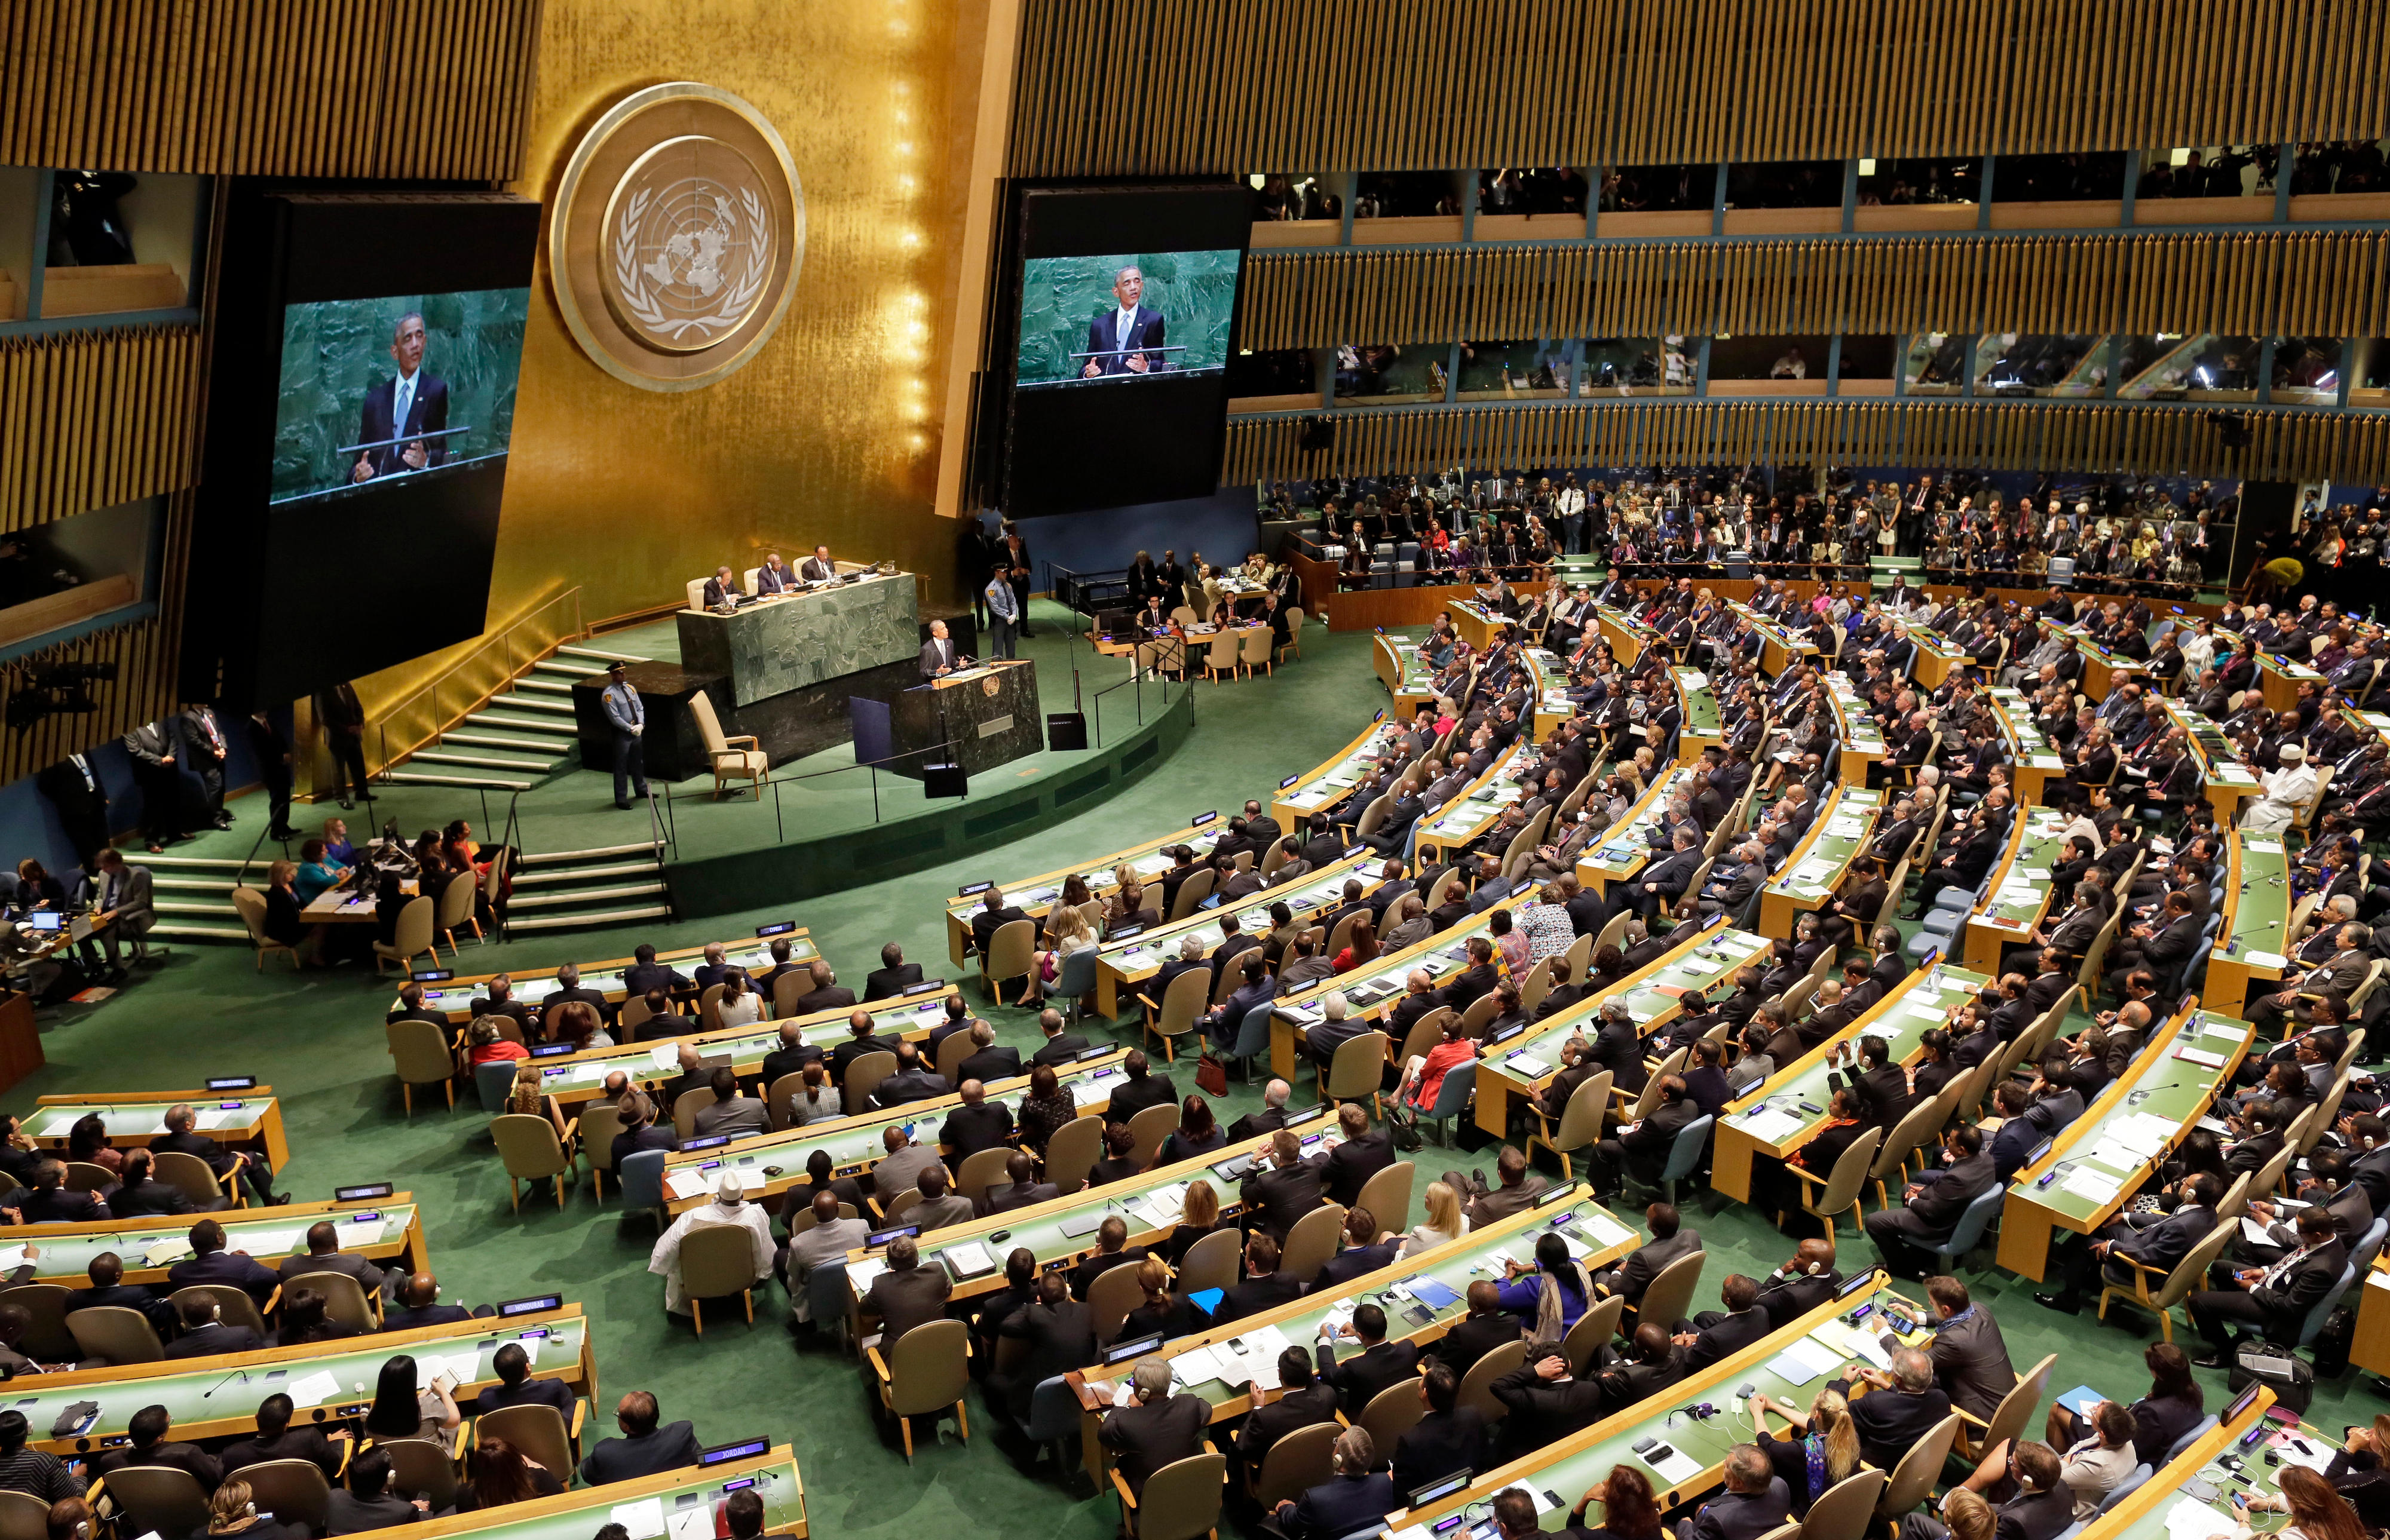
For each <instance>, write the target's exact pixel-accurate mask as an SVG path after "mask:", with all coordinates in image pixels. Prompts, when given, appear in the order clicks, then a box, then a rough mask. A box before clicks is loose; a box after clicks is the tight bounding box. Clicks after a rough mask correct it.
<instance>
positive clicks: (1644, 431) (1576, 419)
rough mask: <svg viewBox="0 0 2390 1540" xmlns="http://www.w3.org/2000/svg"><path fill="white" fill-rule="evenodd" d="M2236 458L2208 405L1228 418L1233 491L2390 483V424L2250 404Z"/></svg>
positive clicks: (1848, 405)
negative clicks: (1819, 472)
mask: <svg viewBox="0 0 2390 1540" xmlns="http://www.w3.org/2000/svg"><path fill="white" fill-rule="evenodd" d="M2239 415H2240V416H2241V417H2242V418H2243V419H2244V420H2245V421H2246V422H2247V424H2248V428H2249V434H2250V443H2249V445H2248V447H2247V448H2245V449H2242V450H2240V451H2237V452H2228V451H2227V450H2226V449H2225V448H2224V445H2223V443H2222V442H2221V441H2220V440H2219V439H2218V438H2217V430H2216V426H2215V425H2214V424H2212V423H2209V422H2207V421H2205V420H2204V417H2203V415H2202V414H2201V413H2198V412H2194V411H2187V410H2179V409H2171V408H2163V407H2149V406H2126V405H2079V404H2035V403H2023V402H1921V401H1785V402H1742V401H1636V402H1620V403H1596V404H1571V405H1563V406H1547V407H1509V408H1473V407H1460V408H1455V409H1452V410H1447V411H1435V412H1400V411H1386V412H1355V413H1350V414H1344V413H1340V414H1338V415H1337V418H1336V443H1335V446H1334V447H1333V448H1332V449H1329V450H1325V451H1320V452H1316V453H1312V454H1304V452H1302V451H1301V450H1300V449H1299V448H1298V447H1297V444H1296V441H1297V437H1298V435H1299V434H1300V432H1301V430H1302V423H1301V421H1300V420H1299V419H1296V418H1292V417H1270V418H1261V419H1252V418H1247V419H1234V418H1232V419H1231V420H1230V421H1229V423H1228V443H1227V460H1226V464H1225V465H1224V466H1223V468H1222V470H1221V474H1220V480H1221V482H1222V484H1223V485H1238V484H1243V483H1249V482H1251V481H1255V480H1260V479H1275V478H1281V477H1300V476H1318V475H1334V474H1343V475H1363V474H1369V475H1381V474H1401V473H1410V474H1425V473H1428V472H1432V471H1435V470H1439V469H1443V468H1447V467H1451V466H1470V467H1475V468H1492V467H1497V466H1498V467H1504V468H1544V467H1552V468H1557V467H1564V466H1617V465H1653V464H1665V465H1728V466H1743V465H1750V464H1754V463H1759V462H1764V461H1773V462H1776V463H1780V464H1805V463H1815V464H1831V465H1861V466H1865V465H1903V466H1915V467H1919V468H1943V467H1948V468H1960V467H1963V468H1972V469H1980V470H2048V471H2054V472H2064V471H2098V472H2106V471H2132V472H2148V473H2152V474H2165V475H2194V476H2217V477H2225V476H2229V477H2236V478H2240V477H2245V478H2249V479H2253V480H2260V481H2265V480H2279V481H2309V480H2318V479H2323V478H2330V479H2332V480H2334V481H2358V482H2363V483H2367V484H2380V483H2382V482H2384V481H2390V414H2385V413H2327V412H2285V411H2271V410H2266V409H2261V408H2248V409H2242V410H2241V411H2240V414H2239Z"/></svg>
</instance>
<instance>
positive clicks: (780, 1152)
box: [664, 1046, 1128, 1198]
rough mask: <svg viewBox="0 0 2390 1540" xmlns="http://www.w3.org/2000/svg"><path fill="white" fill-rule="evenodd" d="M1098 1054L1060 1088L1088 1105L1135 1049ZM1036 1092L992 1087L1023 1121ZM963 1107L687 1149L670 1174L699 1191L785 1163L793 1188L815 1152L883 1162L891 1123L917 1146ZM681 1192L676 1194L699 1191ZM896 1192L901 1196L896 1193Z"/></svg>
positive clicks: (941, 1105)
mask: <svg viewBox="0 0 2390 1540" xmlns="http://www.w3.org/2000/svg"><path fill="white" fill-rule="evenodd" d="M1088 1052H1089V1054H1090V1056H1091V1057H1089V1058H1088V1059H1087V1060H1086V1063H1085V1064H1084V1065H1082V1066H1081V1067H1079V1068H1076V1069H1073V1070H1071V1071H1068V1072H1065V1073H1063V1074H1061V1075H1060V1076H1059V1077H1058V1083H1059V1084H1060V1087H1061V1088H1062V1089H1064V1090H1066V1091H1069V1092H1070V1093H1071V1097H1072V1099H1073V1100H1074V1101H1076V1102H1077V1103H1078V1104H1079V1106H1080V1107H1081V1108H1082V1109H1085V1108H1090V1107H1096V1106H1099V1105H1101V1104H1102V1103H1104V1102H1106V1101H1109V1100H1111V1094H1112V1087H1113V1086H1115V1085H1117V1084H1121V1082H1122V1080H1123V1079H1124V1077H1123V1076H1122V1074H1121V1068H1120V1061H1121V1060H1122V1059H1124V1058H1126V1057H1127V1053H1128V1050H1127V1049H1125V1048H1115V1047H1111V1046H1106V1047H1102V1048H1091V1049H1089V1050H1088ZM1028 1094H1029V1077H1028V1076H1027V1075H1021V1076H1018V1077H1016V1078H1014V1079H1011V1080H999V1081H997V1082H996V1084H994V1085H991V1086H989V1087H988V1088H987V1102H988V1105H990V1106H999V1105H1000V1106H1004V1107H1009V1108H1010V1109H1012V1115H1013V1117H1014V1118H1015V1119H1016V1120H1017V1119H1018V1118H1019V1117H1020V1116H1021V1102H1022V1097H1026V1096H1028ZM961 1105H962V1101H961V1098H960V1097H940V1098H939V1099H938V1100H936V1101H934V1102H915V1103H912V1104H911V1105H909V1106H906V1107H898V1108H894V1109H892V1110H888V1111H885V1112H872V1113H867V1114H865V1115H864V1116H862V1117H854V1118H833V1119H830V1120H828V1121H826V1122H823V1123H808V1124H805V1125H803V1126H802V1127H797V1128H784V1129H781V1130H780V1131H779V1132H777V1133H774V1134H758V1135H755V1136H752V1138H744V1139H734V1140H732V1141H731V1142H730V1143H728V1144H726V1145H722V1146H719V1147H717V1148H715V1149H692V1150H685V1151H682V1152H681V1153H679V1154H675V1155H670V1156H667V1157H665V1160H664V1179H665V1181H666V1182H667V1183H671V1182H672V1181H673V1180H674V1178H675V1176H676V1175H678V1174H680V1173H683V1172H691V1171H693V1172H696V1173H698V1174H699V1176H700V1180H699V1185H698V1187H697V1188H696V1189H695V1191H696V1193H700V1194H701V1193H710V1192H712V1191H713V1174H714V1173H715V1172H717V1171H719V1170H721V1169H722V1168H723V1167H724V1166H725V1165H727V1166H728V1167H729V1168H730V1169H731V1170H733V1171H738V1172H742V1173H752V1172H757V1171H760V1169H761V1168H762V1167H765V1166H777V1167H779V1168H780V1172H781V1174H780V1176H779V1177H777V1178H771V1179H770V1180H773V1181H776V1182H780V1183H784V1184H786V1185H789V1186H794V1185H795V1184H796V1182H797V1181H798V1180H799V1179H800V1178H802V1177H803V1175H804V1171H805V1162H807V1161H810V1160H812V1159H813V1154H814V1151H815V1150H816V1149H820V1150H827V1151H828V1152H829V1158H830V1163H831V1164H832V1165H833V1166H835V1167H836V1168H837V1170H838V1174H840V1175H842V1176H843V1175H849V1174H853V1173H854V1172H856V1171H860V1170H862V1169H863V1168H864V1167H866V1166H868V1165H870V1164H871V1163H872V1162H874V1161H878V1160H879V1159H880V1156H882V1155H884V1154H886V1153H887V1145H886V1144H885V1143H884V1142H883V1141H884V1138H885V1136H886V1132H887V1130H888V1129H889V1128H890V1127H891V1126H892V1125H899V1124H901V1125H906V1126H909V1127H911V1128H912V1130H913V1135H912V1137H913V1139H914V1141H915V1142H916V1143H919V1141H920V1140H922V1139H924V1138H935V1137H936V1136H937V1134H938V1131H939V1130H940V1129H942V1128H943V1127H944V1126H945V1122H946V1116H947V1114H948V1113H950V1112H952V1111H953V1110H955V1109H956V1108H957V1107H959V1106H961ZM764 1182H765V1179H764V1178H761V1177H757V1178H755V1179H753V1180H751V1181H749V1183H748V1184H747V1190H748V1191H749V1192H753V1191H756V1190H757V1189H758V1188H759V1187H762V1186H763V1185H764ZM692 1195H693V1194H691V1193H684V1192H681V1191H678V1190H677V1189H675V1190H673V1191H672V1192H671V1194H670V1196H672V1197H674V1198H684V1197H689V1196H692ZM890 1196H892V1197H893V1196H894V1195H893V1194H891V1195H890Z"/></svg>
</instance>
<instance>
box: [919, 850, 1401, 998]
mask: <svg viewBox="0 0 2390 1540" xmlns="http://www.w3.org/2000/svg"><path fill="white" fill-rule="evenodd" d="M1384 868H1385V860H1384V858H1383V857H1381V856H1375V855H1356V856H1348V857H1347V858H1345V859H1344V860H1342V861H1339V862H1337V863H1336V864H1335V865H1334V866H1323V867H1321V868H1320V869H1319V870H1317V871H1316V872H1313V873H1311V874H1310V875H1309V876H1307V877H1304V878H1302V879H1298V880H1296V881H1293V882H1290V883H1288V884H1287V885H1286V886H1285V887H1282V888H1264V889H1263V890H1262V891H1261V892H1257V893H1253V894H1249V895H1248V896H1247V897H1246V898H1245V899H1243V900H1242V901H1241V902H1240V903H1239V904H1238V905H1237V910H1236V914H1237V923H1238V924H1239V925H1240V926H1242V927H1243V928H1244V932H1245V934H1247V935H1249V936H1266V935H1268V934H1269V932H1270V913H1269V912H1270V905H1273V904H1283V905H1286V906H1287V907H1288V908H1290V909H1291V910H1293V911H1294V918H1296V919H1298V920H1303V919H1306V918H1308V917H1310V916H1314V915H1318V914H1325V913H1327V912H1328V911H1330V910H1332V909H1334V908H1335V907H1336V906H1337V905H1340V904H1342V903H1343V902H1344V881H1345V879H1347V878H1358V879H1361V888H1362V891H1363V892H1371V891H1374V890H1375V889H1377V888H1379V887H1381V886H1382V885H1383V884H1384V882H1385V878H1384V877H1383V876H1382V875H1381V873H1382V872H1383V870H1384ZM1226 935H1227V932H1226V931H1224V930H1221V929H1220V911H1219V910H1217V909H1198V910H1196V911H1195V912H1194V913H1193V914H1191V915H1189V916H1188V917H1187V918H1185V919H1182V920H1177V921H1176V922H1174V923H1171V924H1167V925H1155V926H1149V927H1148V928H1147V929H1146V930H1145V931H1144V932H1143V933H1142V934H1140V935H1137V936H1136V937H1134V938H1132V939H1130V940H1126V941H1116V942H1113V943H1111V944H1110V945H1108V946H1105V947H1103V948H1102V949H1100V950H1099V951H1098V952H1097V954H1096V957H1097V960H1098V961H1099V962H1101V963H1104V964H1105V965H1107V966H1109V967H1110V968H1111V969H1113V970H1114V971H1115V972H1118V973H1122V974H1125V975H1126V976H1128V977H1129V978H1132V979H1141V978H1144V977H1145V976H1146V975H1148V974H1150V973H1153V972H1157V971H1159V970H1160V969H1161V967H1162V965H1163V963H1165V962H1168V961H1169V960H1170V959H1171V958H1173V957H1175V956H1178V948H1179V947H1180V946H1181V945H1183V944H1184V943H1185V942H1186V939H1187V938H1188V937H1189V936H1196V937H1200V938H1201V940H1202V943H1203V950H1204V952H1205V953H1206V954H1207V955H1208V954H1209V953H1210V952H1211V950H1212V949H1213V948H1214V947H1215V946H1217V945H1219V944H1220V943H1221V941H1222V940H1223V939H1224V938H1225V937H1226ZM939 1008H940V1009H941V1010H943V1009H944V1007H943V1006H941V1007H939Z"/></svg>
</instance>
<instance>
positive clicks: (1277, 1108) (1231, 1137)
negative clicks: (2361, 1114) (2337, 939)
mask: <svg viewBox="0 0 2390 1540" xmlns="http://www.w3.org/2000/svg"><path fill="white" fill-rule="evenodd" d="M1293 1094H1294V1087H1293V1086H1291V1085H1289V1084H1287V1083H1286V1082H1285V1081H1282V1080H1273V1081H1271V1082H1270V1083H1269V1084H1266V1085H1265V1086H1263V1087H1262V1105H1261V1110H1259V1111H1257V1112H1248V1113H1246V1114H1245V1115H1244V1116H1243V1117H1241V1118H1239V1119H1238V1120H1237V1121H1236V1122H1234V1123H1230V1124H1228V1142H1229V1143H1230V1144H1237V1145H1240V1144H1248V1143H1251V1142H1253V1140H1256V1139H1260V1138H1264V1137H1266V1136H1268V1135H1271V1134H1275V1133H1277V1132H1278V1131H1279V1129H1281V1128H1284V1127H1285V1126H1286V1102H1287V1098H1288V1097H1291V1096H1292V1095H1293ZM2384 1180H2385V1181H2390V1166H2385V1168H2384Z"/></svg>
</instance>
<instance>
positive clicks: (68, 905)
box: [0, 849, 158, 1001]
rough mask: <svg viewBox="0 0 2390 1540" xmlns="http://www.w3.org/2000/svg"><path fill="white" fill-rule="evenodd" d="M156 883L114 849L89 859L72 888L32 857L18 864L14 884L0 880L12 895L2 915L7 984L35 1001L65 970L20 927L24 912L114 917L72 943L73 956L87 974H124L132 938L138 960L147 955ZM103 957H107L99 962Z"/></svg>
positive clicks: (114, 977)
mask: <svg viewBox="0 0 2390 1540" xmlns="http://www.w3.org/2000/svg"><path fill="white" fill-rule="evenodd" d="M154 891H155V890H154V887H153V884H152V879H151V876H150V873H149V871H148V868H147V867H142V866H133V865H131V864H130V863H128V862H127V861H126V860H125V859H124V854H123V853H122V852H121V851H117V850H113V849H110V850H103V851H101V852H100V853H98V854H97V855H96V856H95V857H94V858H93V860H92V870H91V871H90V872H88V873H86V874H84V875H82V876H80V877H78V878H77V879H75V882H74V884H73V886H72V888H71V889H70V888H69V886H68V884H67V883H66V881H65V880H64V879H61V878H59V877H58V876H56V875H54V874H53V873H52V872H51V871H50V870H49V869H48V868H47V867H46V866H43V865H42V863H41V862H40V861H38V860H35V859H34V858H33V857H32V856H27V857H26V858H25V859H24V860H22V861H19V862H18V863H17V880H16V883H15V885H14V887H13V888H11V887H9V885H8V884H7V882H6V879H0V892H6V893H8V894H9V895H10V901H9V910H10V915H11V918H0V964H4V965H5V966H6V970H7V974H8V978H9V981H10V985H11V987H16V988H21V989H23V990H24V991H25V992H27V993H29V994H31V995H33V996H34V998H35V1000H36V1001H39V1000H40V999H41V998H42V997H44V996H45V995H49V994H50V993H51V991H52V989H53V987H54V986H56V985H57V984H58V982H59V980H60V979H61V978H63V977H64V975H65V969H64V968H63V967H62V966H61V965H59V964H58V963H56V962H52V961H50V960H49V958H48V954H47V953H46V952H45V950H44V948H43V947H42V946H41V945H40V943H38V941H37V940H35V939H34V938H32V935H31V934H30V932H28V931H26V930H21V929H20V927H19V921H20V920H21V919H22V918H23V917H25V916H27V915H31V914H37V913H44V912H48V913H60V912H65V911H68V910H71V909H84V910H87V911H89V912H90V913H92V914H94V915H97V914H104V913H106V914H113V915H114V917H115V918H112V919H111V920H109V923H108V924H106V925H104V926H102V927H100V928H99V929H98V930H95V931H94V932H93V933H92V934H91V935H88V936H85V937H84V939H83V940H81V941H79V942H77V943H75V955H76V957H77V959H78V960H79V961H80V962H81V963H82V965H83V969H84V974H85V976H86V977H88V978H93V979H100V980H104V981H106V982H110V983H115V982H122V980H123V978H124V976H125V974H124V967H123V949H124V947H125V945H126V943H130V944H131V945H132V947H133V949H134V958H135V961H136V962H138V961H141V960H144V959H146V958H147V957H148V943H146V942H145V941H143V939H142V938H143V937H144V936H146V935H148V931H149V928H150V927H151V926H153V925H155V924H156V923H157V922H158V911H157V907H156V903H155V899H154V897H153V894H154ZM103 956H105V959H106V960H105V961H104V962H103V961H102V957H103Z"/></svg>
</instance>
